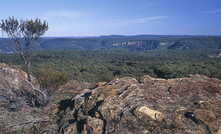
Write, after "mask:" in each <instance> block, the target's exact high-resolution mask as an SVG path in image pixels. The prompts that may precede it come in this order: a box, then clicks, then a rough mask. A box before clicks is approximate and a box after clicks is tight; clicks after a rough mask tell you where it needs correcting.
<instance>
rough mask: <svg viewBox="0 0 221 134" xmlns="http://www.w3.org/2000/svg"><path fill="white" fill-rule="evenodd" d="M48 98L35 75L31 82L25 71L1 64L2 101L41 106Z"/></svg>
mask: <svg viewBox="0 0 221 134" xmlns="http://www.w3.org/2000/svg"><path fill="white" fill-rule="evenodd" d="M46 99H47V98H46V94H45V93H44V92H43V91H41V90H40V85H39V84H38V82H37V80H36V79H35V78H34V77H32V82H29V81H28V80H27V74H26V73H25V72H24V71H22V70H20V69H18V68H15V67H14V68H13V67H10V66H8V65H6V64H0V103H3V104H4V103H6V104H7V105H10V104H8V103H11V102H13V105H28V106H41V105H44V104H45V103H46V102H45V101H46ZM7 102H8V103H7ZM15 103H17V104H15ZM19 103H20V104H19ZM14 108H19V106H18V107H13V109H14Z"/></svg>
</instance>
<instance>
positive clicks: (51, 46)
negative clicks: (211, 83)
mask: <svg viewBox="0 0 221 134" xmlns="http://www.w3.org/2000/svg"><path fill="white" fill-rule="evenodd" d="M12 43H13V42H11V41H9V40H8V39H0V52H5V53H11V52H12V49H11V47H10V46H11V45H12ZM103 49H108V50H109V49H126V50H131V51H146V50H156V49H162V50H167V49H173V50H194V49H195V50H199V49H221V37H212V36H210V37H207V36H103V37H91V38H43V39H41V40H40V41H39V42H38V43H37V44H36V45H35V47H34V50H58V51H59V50H103Z"/></svg>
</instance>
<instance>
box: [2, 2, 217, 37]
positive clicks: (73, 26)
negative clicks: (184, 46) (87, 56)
mask: <svg viewBox="0 0 221 134" xmlns="http://www.w3.org/2000/svg"><path fill="white" fill-rule="evenodd" d="M9 16H14V17H16V18H19V19H30V18H40V19H42V20H46V21H47V22H48V24H49V30H48V32H47V33H46V35H45V36H100V35H138V34H154V35H221V0H2V1H1V4H0V19H6V18H8V17H9Z"/></svg>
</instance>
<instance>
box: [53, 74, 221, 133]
mask: <svg viewBox="0 0 221 134" xmlns="http://www.w3.org/2000/svg"><path fill="white" fill-rule="evenodd" d="M220 95H221V81H220V80H217V79H212V78H208V77H206V76H200V75H193V76H190V77H188V78H179V79H169V80H166V79H156V78H152V77H150V76H145V77H144V79H143V82H142V83H139V82H138V81H137V80H136V79H134V78H130V77H126V78H121V79H115V80H113V81H111V82H109V83H106V84H104V85H100V86H98V87H96V88H93V89H85V90H82V92H81V93H79V94H77V95H76V96H75V97H73V98H72V99H69V100H64V101H63V102H65V103H61V105H60V108H59V110H58V113H57V115H58V120H57V123H58V128H59V130H58V133H61V134H72V133H74V134H219V133H220V127H221V96H220ZM64 104H65V107H62V106H64Z"/></svg>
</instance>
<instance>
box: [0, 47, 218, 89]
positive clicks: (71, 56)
mask: <svg viewBox="0 0 221 134" xmlns="http://www.w3.org/2000/svg"><path fill="white" fill-rule="evenodd" d="M220 53H221V51H220V50H218V49H211V50H210V49H205V50H199V51H197V50H193V51H191V50H188V51H187V50H186V51H183V50H182V51H181V50H167V51H165V50H163V51H162V50H152V51H145V52H131V51H126V50H114V51H105V50H103V51H101V50H100V51H41V52H35V53H34V56H33V72H34V73H33V75H35V76H37V77H39V78H40V80H41V79H42V80H43V82H46V83H44V84H43V85H45V86H46V87H47V86H49V85H50V84H54V83H56V82H57V84H58V85H59V83H60V84H63V83H62V81H64V82H66V81H67V80H70V79H74V80H79V81H86V82H100V81H109V80H112V79H113V78H114V77H123V76H133V77H135V78H138V79H140V78H141V77H142V76H143V75H151V76H154V77H160V78H178V77H185V76H188V75H189V74H203V75H207V76H209V77H215V78H219V79H221V69H220V68H221V57H219V54H220ZM20 61H21V60H19V57H17V56H15V55H13V54H0V62H3V63H7V64H16V65H18V66H20V67H23V65H22V63H21V62H20ZM42 77H43V78H42ZM44 77H47V78H44ZM45 79H46V80H45ZM47 82H49V83H47Z"/></svg>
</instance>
